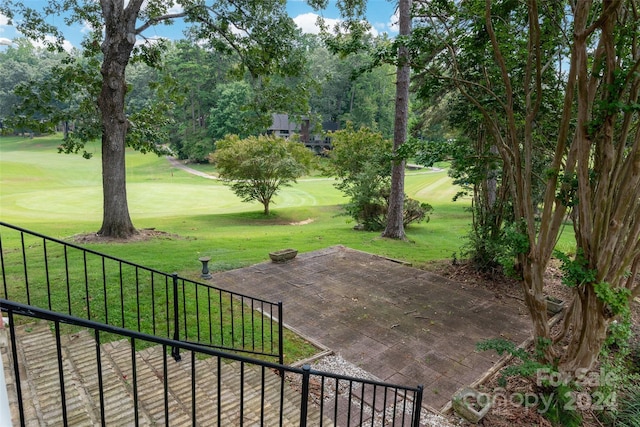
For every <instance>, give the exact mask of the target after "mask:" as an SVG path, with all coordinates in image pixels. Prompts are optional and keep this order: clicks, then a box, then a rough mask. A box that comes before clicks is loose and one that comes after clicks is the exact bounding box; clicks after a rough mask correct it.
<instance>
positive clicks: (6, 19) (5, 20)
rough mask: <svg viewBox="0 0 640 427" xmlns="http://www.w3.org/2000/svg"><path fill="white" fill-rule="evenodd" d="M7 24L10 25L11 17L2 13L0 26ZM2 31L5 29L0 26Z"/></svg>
mask: <svg viewBox="0 0 640 427" xmlns="http://www.w3.org/2000/svg"><path fill="white" fill-rule="evenodd" d="M5 25H9V18H7V17H6V16H4V15H3V14H1V13H0V27H3V26H5ZM0 31H4V29H3V28H0Z"/></svg>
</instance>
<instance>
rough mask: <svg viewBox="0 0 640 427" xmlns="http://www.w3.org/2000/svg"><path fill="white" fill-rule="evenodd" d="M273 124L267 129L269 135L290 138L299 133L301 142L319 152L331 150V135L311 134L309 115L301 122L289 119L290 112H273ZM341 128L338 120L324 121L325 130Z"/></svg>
mask: <svg viewBox="0 0 640 427" xmlns="http://www.w3.org/2000/svg"><path fill="white" fill-rule="evenodd" d="M271 117H272V120H271V126H270V127H269V129H267V135H275V136H278V137H280V138H289V137H290V136H291V135H299V137H300V142H301V143H303V144H304V145H305V147H307V148H309V149H310V150H313V151H314V152H316V153H317V154H322V153H323V152H324V151H329V150H331V137H330V136H324V135H318V134H313V135H312V134H311V131H310V129H311V124H310V122H309V118H308V117H302V118H301V120H300V121H301V123H297V122H294V121H290V120H289V115H288V114H272V116H271ZM339 128H340V126H339V124H338V122H323V123H322V130H323V132H334V131H336V130H338V129H339Z"/></svg>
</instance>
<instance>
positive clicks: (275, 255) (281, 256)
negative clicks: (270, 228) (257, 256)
mask: <svg viewBox="0 0 640 427" xmlns="http://www.w3.org/2000/svg"><path fill="white" fill-rule="evenodd" d="M296 255H298V251H297V250H296V249H282V250H279V251H276V252H269V258H271V261H273V262H287V261H289V260H292V259H294V258H295V257H296Z"/></svg>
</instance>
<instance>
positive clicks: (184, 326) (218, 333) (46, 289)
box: [0, 222, 283, 363]
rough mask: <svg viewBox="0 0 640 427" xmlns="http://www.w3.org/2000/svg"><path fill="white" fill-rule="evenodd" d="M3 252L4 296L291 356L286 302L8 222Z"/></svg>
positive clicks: (208, 342) (189, 338) (167, 334)
mask: <svg viewBox="0 0 640 427" xmlns="http://www.w3.org/2000/svg"><path fill="white" fill-rule="evenodd" d="M0 254H1V255H0V268H1V269H2V288H1V289H0V297H2V298H5V299H7V300H11V301H16V302H22V303H24V304H27V305H32V306H36V307H40V308H45V309H47V310H51V311H54V312H58V313H66V314H68V315H70V316H74V317H79V318H83V319H87V320H92V321H96V322H100V323H105V324H107V325H112V326H118V327H121V328H124V329H129V330H135V331H138V332H142V333H146V334H150V335H156V336H161V337H164V338H171V339H173V340H175V341H185V342H191V343H197V344H199V345H205V346H209V347H212V348H219V349H223V350H232V351H240V352H246V353H249V354H252V355H262V356H268V357H275V358H277V360H278V362H279V363H283V327H282V321H281V320H282V304H281V303H280V302H269V301H266V300H262V299H259V298H252V297H250V296H247V295H242V294H238V293H235V292H229V291H226V290H224V289H220V288H217V287H214V286H211V285H209V284H206V283H200V282H196V281H193V280H189V279H186V278H183V277H179V276H178V275H176V274H168V273H164V272H161V271H158V270H155V269H151V268H147V267H143V266H141V265H138V264H135V263H132V262H128V261H125V260H122V259H119V258H116V257H113V256H109V255H106V254H102V253H100V252H97V251H93V250H90V249H87V248H83V247H81V246H78V245H75V244H71V243H68V242H65V241H62V240H58V239H54V238H51V237H47V236H44V235H42V234H39V233H35V232H32V231H29V230H25V229H23V228H20V227H17V226H14V225H10V224H7V223H4V222H0ZM177 349H178V348H177V347H176V349H174V354H173V355H174V357H176V358H178V357H180V356H179V352H178V351H177Z"/></svg>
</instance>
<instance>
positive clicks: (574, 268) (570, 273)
mask: <svg viewBox="0 0 640 427" xmlns="http://www.w3.org/2000/svg"><path fill="white" fill-rule="evenodd" d="M554 255H555V257H556V258H558V259H559V260H560V263H561V266H560V269H561V270H562V273H563V275H562V283H563V284H564V285H565V286H568V287H570V288H571V287H575V286H582V285H584V284H587V283H593V282H595V281H596V274H597V273H598V272H597V271H596V270H593V269H589V268H587V267H588V264H589V262H588V260H587V259H585V257H584V251H583V250H582V249H581V248H579V249H578V251H577V253H576V256H575V257H574V258H573V259H571V258H570V257H569V256H568V255H567V254H565V253H564V252H562V251H559V250H556V251H554Z"/></svg>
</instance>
